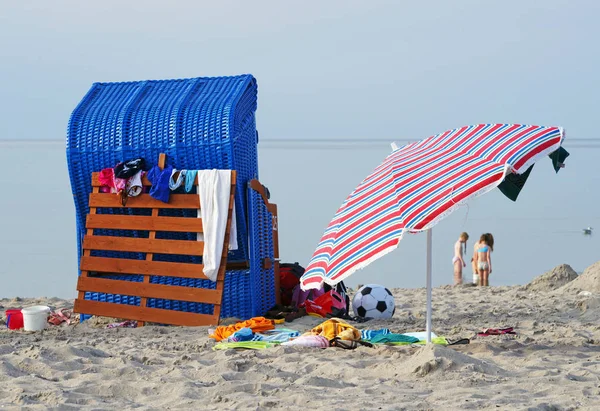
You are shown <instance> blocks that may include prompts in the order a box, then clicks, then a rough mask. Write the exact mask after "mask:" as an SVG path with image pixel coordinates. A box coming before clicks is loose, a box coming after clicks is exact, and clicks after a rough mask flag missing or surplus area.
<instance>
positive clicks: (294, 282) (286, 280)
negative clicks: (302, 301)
mask: <svg viewBox="0 0 600 411" xmlns="http://www.w3.org/2000/svg"><path fill="white" fill-rule="evenodd" d="M302 274H304V267H302V266H301V265H300V264H298V263H297V262H296V263H293V264H291V263H282V264H279V288H280V290H279V292H280V294H281V304H282V305H284V306H291V305H292V297H293V295H294V289H295V288H296V287H297V286H298V285H299V284H300V277H302ZM298 288H299V287H298Z"/></svg>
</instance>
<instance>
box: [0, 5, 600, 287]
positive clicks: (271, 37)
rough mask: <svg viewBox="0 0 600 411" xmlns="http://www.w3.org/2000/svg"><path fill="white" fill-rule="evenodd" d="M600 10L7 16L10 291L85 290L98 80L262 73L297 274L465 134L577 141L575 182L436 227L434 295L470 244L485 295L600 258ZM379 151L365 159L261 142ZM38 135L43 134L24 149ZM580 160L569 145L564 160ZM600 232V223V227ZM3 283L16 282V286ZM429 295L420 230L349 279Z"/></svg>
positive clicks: (24, 10) (181, 9) (152, 9)
mask: <svg viewBox="0 0 600 411" xmlns="http://www.w3.org/2000/svg"><path fill="white" fill-rule="evenodd" d="M599 12H600V3H598V2H596V1H593V0H589V1H585V0H579V1H556V0H548V1H527V2H523V1H503V2H493V3H492V2H483V1H468V0H457V1H452V2H448V1H441V0H440V1H422V2H408V1H377V0H371V1H327V2H324V1H303V2H283V1H254V2H247V1H219V2H214V1H211V2H209V1H173V2H164V1H127V2H122V1H112V0H109V1H103V2H78V1H53V2H47V1H32V2H27V4H24V2H3V3H2V5H0V161H2V164H3V166H4V169H5V170H14V172H13V171H11V172H5V173H3V174H2V176H1V177H0V184H2V186H3V187H5V189H6V191H5V192H4V194H3V195H2V196H1V200H0V224H1V225H0V234H1V236H2V238H0V256H1V257H2V259H3V260H4V261H5V263H4V264H3V265H2V266H0V278H2V285H1V286H0V297H9V296H15V295H20V296H40V295H48V296H54V295H56V296H60V297H72V296H74V295H75V285H76V276H77V267H76V242H75V215H74V206H73V201H72V195H71V191H70V186H69V180H68V174H67V169H66V159H65V152H64V138H65V133H66V126H67V122H68V119H69V115H70V113H71V112H72V110H73V109H74V108H75V106H76V105H77V103H78V102H79V101H80V100H81V98H83V96H84V95H85V93H86V92H87V90H88V89H89V88H90V86H91V84H92V83H94V82H106V81H128V80H145V79H168V78H188V77H199V76H222V75H235V74H242V73H250V74H252V75H254V76H255V77H256V79H257V81H258V87H259V97H258V98H259V100H258V110H257V114H256V115H257V127H258V130H259V133H260V137H261V139H262V140H263V142H262V143H260V144H259V170H260V171H259V173H260V179H261V181H262V182H263V183H264V184H265V185H267V186H268V187H269V189H270V191H271V194H272V200H273V202H276V203H277V204H278V206H279V214H280V248H281V255H282V259H283V260H284V261H288V262H294V261H298V262H299V263H301V264H302V265H304V266H306V264H307V263H308V261H309V259H310V256H311V255H312V252H313V251H314V249H315V247H316V244H317V243H318V241H319V238H320V236H321V234H322V232H323V230H324V228H325V227H326V226H327V224H328V222H329V221H330V219H331V217H332V216H333V215H334V213H335V211H336V210H337V208H338V207H339V206H340V205H341V203H342V202H343V200H344V199H345V198H346V196H347V195H348V194H349V193H350V192H351V191H352V190H353V189H354V187H356V185H357V184H358V183H360V181H361V180H362V179H363V178H364V177H365V176H366V175H368V174H369V173H370V172H371V171H372V170H373V169H374V168H375V167H376V166H377V165H378V163H379V162H381V161H382V160H383V158H384V157H385V156H386V155H387V154H388V153H389V152H390V146H389V144H387V143H383V142H382V140H383V141H385V140H389V142H392V141H394V140H398V139H414V140H417V139H420V138H424V137H427V136H430V135H432V134H436V133H439V132H442V131H444V130H447V129H451V128H456V127H460V126H463V125H468V124H475V123H487V122H493V123H495V122H499V123H503V122H507V123H525V124H541V125H548V126H553V125H556V126H562V127H565V129H566V132H567V134H566V135H567V138H566V140H565V144H564V146H565V147H566V148H567V149H568V150H569V151H570V152H571V157H570V158H569V160H568V161H567V168H565V169H564V170H561V172H560V173H559V174H558V175H555V173H554V171H553V170H552V168H551V166H550V163H549V160H548V161H541V162H540V164H539V165H537V166H536V168H535V169H534V172H533V174H532V176H531V178H530V179H529V182H528V184H527V186H526V188H525V190H524V191H523V193H522V194H521V197H520V198H519V200H518V201H517V202H516V203H513V202H511V201H510V200H508V199H506V198H504V197H503V196H502V195H501V194H500V193H499V192H497V191H495V192H492V193H489V194H487V195H485V196H482V197H480V198H478V199H476V200H474V201H472V202H470V203H469V205H468V207H464V208H462V209H460V210H459V211H457V212H455V213H454V214H453V215H451V216H450V217H449V218H448V219H446V220H444V221H442V222H441V223H440V224H439V225H438V226H436V228H435V229H434V231H433V241H434V248H433V253H434V264H433V270H434V285H441V284H448V283H450V282H451V281H452V266H451V263H450V260H451V258H452V245H453V242H454V241H455V240H456V237H458V234H459V233H460V232H461V231H469V232H470V233H471V235H472V237H477V236H478V235H479V234H480V233H481V232H486V231H490V232H492V233H494V235H495V238H496V250H495V252H494V256H493V258H494V275H492V277H490V282H491V284H493V285H494V284H496V285H499V284H523V283H526V282H528V281H530V280H531V279H532V278H533V277H535V276H536V275H539V274H541V273H543V272H544V271H546V270H548V269H550V268H552V267H553V266H555V265H557V264H561V263H568V264H571V265H572V266H573V267H574V268H575V269H576V270H577V271H582V270H583V269H585V267H587V266H588V265H590V264H592V263H593V262H595V261H597V260H600V255H599V253H598V251H597V250H599V249H600V248H599V247H598V240H597V237H594V236H592V237H584V236H583V235H582V234H581V228H583V227H587V226H594V224H596V226H599V225H598V224H599V223H600V221H598V220H599V219H600V216H599V213H598V211H597V210H598V208H597V206H596V205H595V204H597V202H598V200H599V198H598V197H599V194H598V190H597V187H598V183H599V180H600V177H599V175H600V173H598V167H597V161H596V156H597V155H598V154H600V151H599V150H598V149H597V148H582V147H578V146H577V145H576V144H574V143H572V144H571V146H570V143H569V138H574V139H597V138H598V136H597V135H596V134H595V130H596V127H595V126H596V114H597V113H596V112H597V107H598V106H599V103H600V101H599V99H600V97H599V96H600V93H599V91H600V90H599V88H600V87H599V82H598V74H597V73H598V72H599V69H600V54H599V53H597V48H598V47H597V39H598V38H600V26H598V25H597V16H598V15H599ZM338 138H339V139H354V138H357V139H374V140H377V142H374V143H373V144H367V145H364V146H362V147H361V148H360V149H349V148H348V147H344V148H337V149H332V148H331V147H329V146H319V145H302V144H285V142H284V143H277V144H273V143H268V142H267V140H269V139H278V140H284V141H285V140H286V139H289V140H294V141H297V140H305V139H311V140H319V139H338ZM26 140H44V141H47V143H45V144H41V143H25V141H26ZM570 147H571V148H570ZM599 227H600V226H599ZM6 278H10V280H8V281H5V280H4V279H6ZM365 282H378V283H381V284H384V285H386V286H388V287H422V286H424V284H425V235H418V234H417V235H414V236H413V235H411V236H408V237H407V238H405V239H403V240H402V242H401V244H400V247H399V248H398V250H396V251H395V252H394V253H392V254H389V255H387V256H385V257H384V258H382V259H381V260H379V261H377V262H375V263H374V264H372V265H371V266H369V267H367V268H366V269H364V270H361V271H359V272H357V273H355V274H354V275H353V276H352V277H350V278H349V279H348V283H350V284H351V285H354V284H357V283H365Z"/></svg>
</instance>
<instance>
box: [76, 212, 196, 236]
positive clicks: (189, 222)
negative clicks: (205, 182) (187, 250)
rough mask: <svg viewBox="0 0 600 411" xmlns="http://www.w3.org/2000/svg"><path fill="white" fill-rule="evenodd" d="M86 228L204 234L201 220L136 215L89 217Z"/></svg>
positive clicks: (98, 215)
mask: <svg viewBox="0 0 600 411" xmlns="http://www.w3.org/2000/svg"><path fill="white" fill-rule="evenodd" d="M85 226H86V228H108V229H110V228H112V229H117V230H142V231H174V232H184V233H186V232H195V233H201V232H202V219H201V218H193V217H190V218H187V217H154V216H134V215H112V214H95V215H88V217H87V221H86V225H85Z"/></svg>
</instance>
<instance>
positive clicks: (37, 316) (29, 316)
mask: <svg viewBox="0 0 600 411" xmlns="http://www.w3.org/2000/svg"><path fill="white" fill-rule="evenodd" d="M21 313H22V314H23V328H24V329H25V331H40V330H43V329H44V328H46V324H48V314H49V313H50V307H47V306H45V305H34V306H33V307H27V308H23V309H22V310H21Z"/></svg>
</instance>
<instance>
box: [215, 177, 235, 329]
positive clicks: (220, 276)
mask: <svg viewBox="0 0 600 411" xmlns="http://www.w3.org/2000/svg"><path fill="white" fill-rule="evenodd" d="M235 177H236V172H235V170H233V171H232V172H231V180H232V181H235ZM234 204H235V186H234V185H232V186H231V190H230V193H229V207H228V208H229V211H228V212H227V225H226V226H225V236H224V238H223V252H222V254H221V264H220V265H219V271H218V272H217V285H216V289H217V291H218V292H219V293H220V295H221V298H223V289H224V288H225V270H226V269H227V252H228V250H229V235H230V233H231V220H232V216H233V206H234ZM213 313H214V315H215V316H216V317H217V318H220V317H221V305H220V304H219V305H215V308H214V311H213Z"/></svg>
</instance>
